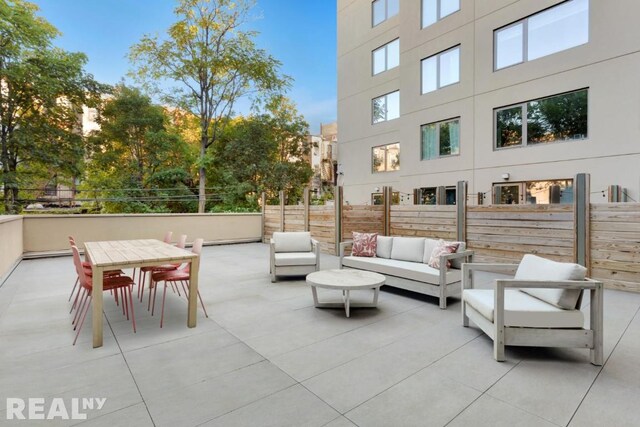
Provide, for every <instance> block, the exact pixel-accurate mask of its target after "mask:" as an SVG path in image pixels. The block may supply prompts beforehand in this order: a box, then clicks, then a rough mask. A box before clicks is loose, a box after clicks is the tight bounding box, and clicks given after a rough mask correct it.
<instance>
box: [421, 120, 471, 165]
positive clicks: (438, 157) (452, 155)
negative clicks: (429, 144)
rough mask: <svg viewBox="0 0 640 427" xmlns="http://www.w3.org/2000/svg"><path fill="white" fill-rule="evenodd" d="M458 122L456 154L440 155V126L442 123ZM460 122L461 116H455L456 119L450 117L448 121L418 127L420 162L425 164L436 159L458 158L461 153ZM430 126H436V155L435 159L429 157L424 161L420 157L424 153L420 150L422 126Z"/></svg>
mask: <svg viewBox="0 0 640 427" xmlns="http://www.w3.org/2000/svg"><path fill="white" fill-rule="evenodd" d="M456 121H457V122H458V153H457V154H447V155H444V156H442V155H440V125H442V124H444V123H451V122H456ZM461 121H462V118H461V116H457V117H452V118H449V119H444V120H439V121H437V122H431V123H425V124H422V125H420V161H421V162H426V161H429V160H438V159H446V158H449V157H458V156H460V152H461V151H462V149H461V147H460V129H462V128H461ZM430 125H436V135H437V138H438V155H437V156H436V157H431V158H429V159H425V158H423V157H422V153H423V152H424V149H423V148H422V144H423V142H424V141H422V128H423V127H424V126H430Z"/></svg>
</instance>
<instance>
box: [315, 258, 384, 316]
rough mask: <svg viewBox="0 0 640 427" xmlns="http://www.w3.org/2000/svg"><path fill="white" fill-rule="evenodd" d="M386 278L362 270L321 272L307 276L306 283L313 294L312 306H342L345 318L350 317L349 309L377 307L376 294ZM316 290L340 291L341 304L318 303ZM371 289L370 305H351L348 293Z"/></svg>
mask: <svg viewBox="0 0 640 427" xmlns="http://www.w3.org/2000/svg"><path fill="white" fill-rule="evenodd" d="M385 280H386V278H385V277H384V276H383V275H382V274H378V273H373V272H371V271H362V270H348V269H347V270H323V271H316V272H314V273H311V274H309V275H307V283H308V284H309V285H310V286H311V293H312V294H313V304H314V305H315V306H316V307H318V308H337V307H342V306H343V305H344V310H345V312H346V313H347V317H349V316H350V309H351V307H354V308H360V307H364V308H372V307H377V306H378V294H379V293H380V286H382V285H384V282H385ZM316 288H325V289H337V290H341V291H342V297H343V300H344V303H343V304H339V303H327V302H324V303H323V302H318V291H317V290H316ZM362 289H373V302H372V303H370V304H369V303H358V304H351V302H350V300H349V297H350V291H353V290H362Z"/></svg>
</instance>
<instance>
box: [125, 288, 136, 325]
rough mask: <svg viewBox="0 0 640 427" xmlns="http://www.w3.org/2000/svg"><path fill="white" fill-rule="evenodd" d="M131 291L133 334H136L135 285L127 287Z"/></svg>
mask: <svg viewBox="0 0 640 427" xmlns="http://www.w3.org/2000/svg"><path fill="white" fill-rule="evenodd" d="M127 289H128V290H129V302H130V304H131V322H132V323H133V333H134V334H135V333H136V313H135V310H134V308H133V285H131V286H127Z"/></svg>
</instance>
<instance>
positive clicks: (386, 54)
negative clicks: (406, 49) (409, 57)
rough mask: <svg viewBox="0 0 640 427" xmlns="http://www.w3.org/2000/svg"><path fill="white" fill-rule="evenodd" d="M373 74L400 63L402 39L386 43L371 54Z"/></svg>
mask: <svg viewBox="0 0 640 427" xmlns="http://www.w3.org/2000/svg"><path fill="white" fill-rule="evenodd" d="M371 56H372V64H373V75H374V76H375V75H376V74H380V73H382V72H385V71H387V70H390V69H392V68H396V67H397V66H398V65H400V39H395V40H394V41H392V42H390V43H387V44H385V45H384V46H382V47H379V48H378V49H376V50H374V51H373V52H372V54H371Z"/></svg>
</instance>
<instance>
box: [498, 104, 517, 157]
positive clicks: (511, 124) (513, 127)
mask: <svg viewBox="0 0 640 427" xmlns="http://www.w3.org/2000/svg"><path fill="white" fill-rule="evenodd" d="M496 125H497V132H496V136H497V138H498V141H497V145H498V147H499V148H502V147H513V146H515V145H521V144H522V107H521V106H518V107H514V108H507V109H504V110H500V111H498V112H497V114H496Z"/></svg>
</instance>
